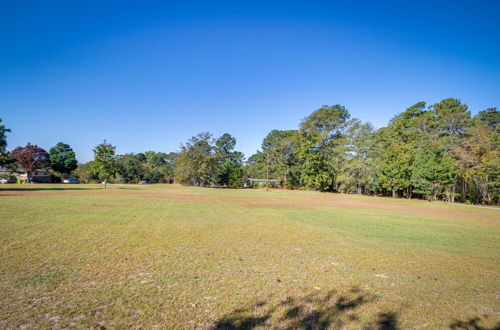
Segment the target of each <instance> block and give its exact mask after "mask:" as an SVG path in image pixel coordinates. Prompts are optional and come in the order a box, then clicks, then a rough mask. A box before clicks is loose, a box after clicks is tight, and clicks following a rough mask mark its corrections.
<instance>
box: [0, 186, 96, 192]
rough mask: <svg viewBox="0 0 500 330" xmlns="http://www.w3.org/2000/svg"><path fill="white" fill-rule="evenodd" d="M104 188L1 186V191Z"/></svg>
mask: <svg viewBox="0 0 500 330" xmlns="http://www.w3.org/2000/svg"><path fill="white" fill-rule="evenodd" d="M101 189H103V188H97V187H96V188H90V187H89V188H76V187H36V186H33V187H19V188H4V187H1V186H0V191H51V190H52V191H57V190H60V191H62V190H101Z"/></svg>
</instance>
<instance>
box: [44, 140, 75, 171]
mask: <svg viewBox="0 0 500 330" xmlns="http://www.w3.org/2000/svg"><path fill="white" fill-rule="evenodd" d="M49 157H50V167H51V168H52V169H53V170H54V171H56V172H59V173H61V174H63V175H67V174H69V173H71V171H73V170H75V169H76V167H77V165H78V162H77V161H76V156H75V152H74V151H73V149H71V147H70V146H69V145H68V144H66V143H63V142H59V143H58V144H56V145H55V146H54V147H52V148H50V150H49Z"/></svg>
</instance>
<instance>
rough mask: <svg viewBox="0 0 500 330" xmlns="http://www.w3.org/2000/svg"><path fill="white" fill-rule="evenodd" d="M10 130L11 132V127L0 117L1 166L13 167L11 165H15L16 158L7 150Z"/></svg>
mask: <svg viewBox="0 0 500 330" xmlns="http://www.w3.org/2000/svg"><path fill="white" fill-rule="evenodd" d="M8 132H10V129H8V128H6V127H5V125H4V124H2V119H1V118H0V167H3V168H9V169H12V168H11V167H12V166H13V165H15V160H14V159H13V158H12V157H11V155H10V153H9V152H8V151H7V136H6V133H8Z"/></svg>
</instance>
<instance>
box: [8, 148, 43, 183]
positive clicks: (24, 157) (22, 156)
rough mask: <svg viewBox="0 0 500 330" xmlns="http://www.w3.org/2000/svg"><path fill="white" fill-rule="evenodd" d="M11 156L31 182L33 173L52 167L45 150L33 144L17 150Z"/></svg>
mask: <svg viewBox="0 0 500 330" xmlns="http://www.w3.org/2000/svg"><path fill="white" fill-rule="evenodd" d="M11 154H12V157H13V158H14V159H15V160H16V162H17V164H18V165H19V167H20V168H21V169H22V170H24V171H25V172H26V173H27V174H28V181H30V174H31V172H33V171H34V170H36V169H39V168H43V167H45V166H48V165H50V160H49V154H48V153H47V152H46V151H45V150H44V149H42V148H40V147H39V146H37V145H34V144H31V143H28V144H27V145H26V146H25V147H17V148H15V149H14V150H12V153H11Z"/></svg>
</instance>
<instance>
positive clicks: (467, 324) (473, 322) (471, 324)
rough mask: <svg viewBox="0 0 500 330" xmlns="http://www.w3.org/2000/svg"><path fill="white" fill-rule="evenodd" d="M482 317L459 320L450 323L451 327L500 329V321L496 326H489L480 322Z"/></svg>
mask: <svg viewBox="0 0 500 330" xmlns="http://www.w3.org/2000/svg"><path fill="white" fill-rule="evenodd" d="M481 321H482V320H481V318H479V317H473V318H470V319H468V320H466V321H460V320H457V321H455V322H453V323H452V324H450V329H453V330H500V323H497V324H496V325H495V326H493V327H491V328H488V327H485V326H482V325H481V324H480V322H481Z"/></svg>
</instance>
